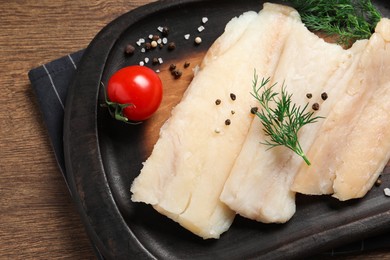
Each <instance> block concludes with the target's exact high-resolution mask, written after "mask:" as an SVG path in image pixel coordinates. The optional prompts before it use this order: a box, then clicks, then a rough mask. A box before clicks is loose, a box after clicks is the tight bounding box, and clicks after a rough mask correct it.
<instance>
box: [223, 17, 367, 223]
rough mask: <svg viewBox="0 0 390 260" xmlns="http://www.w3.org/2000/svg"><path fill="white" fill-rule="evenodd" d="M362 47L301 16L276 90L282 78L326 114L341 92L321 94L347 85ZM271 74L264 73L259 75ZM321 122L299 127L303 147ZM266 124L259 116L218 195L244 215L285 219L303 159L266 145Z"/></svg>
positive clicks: (301, 101) (298, 98) (275, 79)
mask: <svg viewBox="0 0 390 260" xmlns="http://www.w3.org/2000/svg"><path fill="white" fill-rule="evenodd" d="M364 47H365V44H364V43H363V42H361V43H358V44H356V46H355V47H354V48H352V49H351V50H344V49H342V48H341V47H340V46H338V45H335V44H329V43H326V42H325V41H324V40H323V39H321V38H319V37H317V36H316V35H315V34H313V33H311V32H310V31H308V30H307V28H306V27H305V26H304V25H303V24H302V22H301V21H300V20H298V19H297V20H296V21H295V22H294V24H293V26H292V27H291V33H290V35H289V37H288V38H287V39H286V43H285V46H284V48H283V54H282V56H281V57H280V60H279V63H278V65H277V67H276V70H275V73H274V75H272V82H271V84H273V83H277V85H276V87H275V91H277V92H280V88H281V87H282V84H284V86H285V87H286V90H287V92H288V93H290V94H293V96H292V101H293V102H294V103H296V104H297V105H300V106H302V107H303V106H305V105H306V104H307V103H308V102H310V105H309V106H308V109H309V110H311V105H312V104H313V103H315V102H318V103H320V111H318V112H316V115H318V116H323V117H326V116H327V115H328V114H329V112H330V110H331V108H332V106H333V105H334V104H335V103H336V100H337V98H330V99H328V100H326V101H325V102H322V100H321V94H322V93H323V92H326V93H328V94H329V96H330V97H334V96H337V95H339V94H340V93H342V92H343V91H344V90H345V88H346V84H344V85H342V86H340V85H339V84H340V78H341V77H343V76H344V75H346V76H347V77H352V74H351V73H350V72H351V70H352V69H351V68H352V67H353V66H355V63H354V60H355V58H356V57H357V56H359V55H360V53H359V52H361V50H362V49H363V48H364ZM267 76H268V75H260V78H261V77H267ZM341 83H346V82H345V80H344V82H341ZM271 84H270V85H271ZM270 85H269V86H270ZM336 85H337V88H336V87H335V86H336ZM307 93H310V94H312V96H313V97H312V99H308V98H307V97H306V94H307ZM322 123H323V121H321V119H320V120H318V122H316V123H314V124H310V125H307V126H305V127H304V128H302V129H301V130H300V132H299V134H300V143H301V146H302V148H303V150H304V151H305V150H307V149H308V148H309V147H310V146H311V144H312V143H313V141H314V139H315V138H316V136H317V133H318V130H319V128H320V127H321V125H322ZM262 128H263V127H262V125H261V123H260V120H259V119H258V118H255V119H254V120H253V122H252V125H251V128H250V130H249V133H248V135H247V137H246V140H245V142H244V144H243V148H242V150H241V152H240V154H239V156H238V158H237V160H236V162H235V164H234V166H233V168H232V171H231V173H230V176H229V178H228V179H227V181H226V183H225V186H224V189H223V192H222V194H221V197H220V199H221V200H222V201H223V202H224V203H225V204H226V205H228V206H229V207H230V208H231V209H233V210H234V211H236V212H237V213H238V214H240V215H242V216H244V217H247V218H250V219H254V220H257V221H261V222H265V223H270V222H272V223H274V222H276V223H284V222H286V221H288V220H289V219H290V218H291V217H292V216H293V214H294V213H295V192H293V191H291V190H290V187H291V184H292V182H293V180H294V175H295V173H296V172H297V171H298V169H299V167H300V165H301V163H302V162H303V160H302V158H301V157H299V156H297V155H296V154H295V153H293V152H292V151H290V150H288V149H287V148H286V147H284V146H283V147H281V146H279V147H276V148H272V149H268V148H269V147H268V146H265V145H264V144H262V142H264V140H266V138H268V137H266V136H265V135H264V132H263V131H262ZM309 159H311V158H310V157H309Z"/></svg>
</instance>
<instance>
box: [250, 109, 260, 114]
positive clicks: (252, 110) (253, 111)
mask: <svg viewBox="0 0 390 260" xmlns="http://www.w3.org/2000/svg"><path fill="white" fill-rule="evenodd" d="M258 110H259V108H258V107H252V108H251V114H256V113H257V111H258Z"/></svg>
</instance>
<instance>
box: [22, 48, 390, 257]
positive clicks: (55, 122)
mask: <svg viewBox="0 0 390 260" xmlns="http://www.w3.org/2000/svg"><path fill="white" fill-rule="evenodd" d="M83 53H84V51H83V50H81V51H78V52H76V53H73V54H69V55H67V56H64V57H62V58H59V59H57V60H54V61H52V62H50V63H47V64H44V65H42V66H39V67H37V68H34V69H32V70H31V71H30V72H29V73H28V76H29V78H30V81H31V87H32V88H33V89H34V91H35V94H36V98H37V99H38V103H39V106H40V109H41V111H42V114H43V119H44V121H45V124H46V127H47V129H48V132H49V138H50V141H51V144H52V146H53V149H54V154H55V156H56V159H57V162H58V165H59V168H60V170H61V172H62V174H63V176H64V179H65V182H66V181H67V175H66V169H65V162H64V152H63V142H62V136H63V118H64V105H65V100H66V95H67V91H68V87H69V84H70V82H71V80H72V78H73V76H74V75H75V72H76V70H77V66H78V64H79V62H80V59H81V57H82V55H83ZM389 247H390V234H383V235H380V236H376V237H372V238H369V239H365V240H362V241H360V242H355V243H351V244H349V245H345V246H342V247H340V248H335V249H333V250H331V251H328V252H324V254H326V255H348V254H356V253H359V252H363V251H369V250H373V249H381V248H389ZM97 255H98V256H99V257H100V258H101V256H100V254H99V253H98V252H97Z"/></svg>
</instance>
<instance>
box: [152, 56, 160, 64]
mask: <svg viewBox="0 0 390 260" xmlns="http://www.w3.org/2000/svg"><path fill="white" fill-rule="evenodd" d="M152 63H153V64H154V65H156V64H158V63H159V62H158V58H156V57H154V58H153V59H152Z"/></svg>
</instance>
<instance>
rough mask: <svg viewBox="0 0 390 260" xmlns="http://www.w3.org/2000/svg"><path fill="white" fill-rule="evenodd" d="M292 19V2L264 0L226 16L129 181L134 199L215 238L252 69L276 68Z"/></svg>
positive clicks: (225, 220)
mask: <svg viewBox="0 0 390 260" xmlns="http://www.w3.org/2000/svg"><path fill="white" fill-rule="evenodd" d="M296 20H299V15H298V13H297V12H296V11H295V10H293V9H291V8H288V7H283V6H280V5H274V4H265V5H264V8H263V10H261V11H260V12H259V14H256V13H255V12H247V13H245V14H243V15H241V16H240V17H239V18H234V19H232V20H231V21H230V22H229V23H228V24H227V26H226V29H225V32H224V34H223V35H222V36H221V37H220V38H219V39H217V41H216V42H215V43H214V44H213V45H212V47H211V48H210V49H209V51H208V52H207V54H206V56H205V58H204V61H203V62H202V64H201V66H200V69H199V71H198V72H197V74H196V75H195V77H194V79H193V81H192V82H191V84H190V86H189V87H188V89H187V91H186V93H185V94H184V97H183V99H182V101H181V102H180V104H178V105H177V106H176V107H175V108H174V109H173V111H172V115H171V117H170V118H169V119H168V121H167V122H166V123H165V124H164V126H163V127H162V128H161V131H160V138H159V140H158V141H157V143H156V145H155V147H154V149H153V152H152V154H151V156H150V157H149V158H148V159H147V161H146V162H145V163H144V166H143V169H142V170H141V173H140V175H139V176H138V177H137V178H136V179H135V180H134V182H133V184H132V186H131V192H132V193H133V195H132V200H133V201H134V202H144V203H147V204H151V205H152V206H153V207H154V208H155V209H156V210H157V211H159V212H160V213H162V214H164V215H166V216H167V217H169V218H171V219H172V220H174V221H176V222H178V223H179V224H180V225H182V226H183V227H185V228H186V229H188V230H190V231H191V232H193V233H194V234H197V235H198V236H200V237H202V238H204V239H207V238H218V237H219V236H220V234H221V233H223V232H224V231H226V230H227V229H228V228H229V227H230V225H231V223H232V221H233V219H234V216H235V212H234V211H232V210H231V209H229V208H228V207H227V206H226V205H225V204H224V203H222V202H221V201H220V200H219V196H220V194H221V191H222V189H223V186H224V184H225V181H226V178H227V177H228V175H229V173H230V170H231V168H232V167H233V164H234V162H235V159H236V157H237V156H238V154H239V152H240V150H241V147H242V144H243V142H244V140H245V138H246V135H247V133H248V130H249V127H250V123H251V121H252V119H253V115H251V114H250V108H251V107H252V106H254V105H255V100H254V99H253V97H252V96H251V95H250V91H251V83H252V80H253V74H254V69H255V68H256V70H257V72H258V73H261V74H262V75H273V73H274V69H275V67H276V64H277V63H278V60H279V56H280V54H281V53H282V48H283V45H284V44H285V41H286V40H285V39H286V38H287V36H288V35H289V33H290V29H291V26H292V24H293V23H295V21H296ZM259 32H261V33H259ZM230 93H233V94H235V95H236V97H237V99H236V100H234V101H233V100H231V98H230ZM217 99H220V100H221V101H222V103H221V104H220V105H216V104H215V101H216V100H217ZM232 110H233V111H234V112H235V113H234V114H232V113H231V111H232ZM228 118H229V119H231V125H228V126H227V125H225V120H226V119H228Z"/></svg>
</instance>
